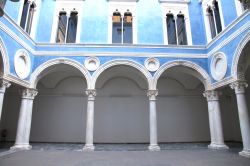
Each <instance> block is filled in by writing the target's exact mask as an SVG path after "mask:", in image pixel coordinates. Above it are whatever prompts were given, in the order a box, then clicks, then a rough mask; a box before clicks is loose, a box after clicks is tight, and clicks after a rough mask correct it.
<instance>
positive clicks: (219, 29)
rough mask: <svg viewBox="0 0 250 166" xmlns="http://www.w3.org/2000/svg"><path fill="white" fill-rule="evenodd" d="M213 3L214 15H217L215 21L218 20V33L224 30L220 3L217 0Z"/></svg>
mask: <svg viewBox="0 0 250 166" xmlns="http://www.w3.org/2000/svg"><path fill="white" fill-rule="evenodd" d="M213 5H214V17H215V22H216V29H217V34H218V33H220V32H221V31H222V26H221V20H220V11H219V4H218V2H217V1H216V0H214V1H213Z"/></svg>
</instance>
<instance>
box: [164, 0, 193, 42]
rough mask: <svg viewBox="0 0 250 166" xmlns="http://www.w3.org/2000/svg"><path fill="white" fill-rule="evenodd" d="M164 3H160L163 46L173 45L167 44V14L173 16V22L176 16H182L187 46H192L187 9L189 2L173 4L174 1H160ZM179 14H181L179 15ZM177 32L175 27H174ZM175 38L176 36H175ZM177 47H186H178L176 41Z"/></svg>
mask: <svg viewBox="0 0 250 166" xmlns="http://www.w3.org/2000/svg"><path fill="white" fill-rule="evenodd" d="M162 2H164V3H161V8H162V25H163V26H162V28H163V35H164V37H163V39H164V45H173V44H168V31H167V23H166V19H167V17H166V15H167V14H168V13H171V14H173V16H174V19H175V21H177V20H176V19H177V15H180V14H181V15H183V16H184V20H185V29H186V38H187V46H188V45H193V41H192V33H191V24H190V19H189V18H190V17H189V9H188V4H189V1H182V2H175V1H162ZM180 12H181V13H180ZM176 30H177V27H176ZM176 38H178V36H177V35H176ZM177 45H178V46H186V45H179V44H178V39H177Z"/></svg>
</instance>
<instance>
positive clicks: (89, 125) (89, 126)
mask: <svg viewBox="0 0 250 166" xmlns="http://www.w3.org/2000/svg"><path fill="white" fill-rule="evenodd" d="M86 94H87V95H88V106H87V120H86V142H85V146H84V148H83V150H85V151H93V150H94V149H95V147H94V144H93V137H94V105H95V96H96V91H95V90H93V89H92V90H87V91H86Z"/></svg>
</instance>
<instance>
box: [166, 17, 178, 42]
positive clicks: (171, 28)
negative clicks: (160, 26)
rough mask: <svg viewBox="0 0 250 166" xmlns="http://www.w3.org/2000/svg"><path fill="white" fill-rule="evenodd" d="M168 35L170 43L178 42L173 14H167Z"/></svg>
mask: <svg viewBox="0 0 250 166" xmlns="http://www.w3.org/2000/svg"><path fill="white" fill-rule="evenodd" d="M166 16H167V19H166V22H167V35H168V44H175V45H176V44H177V39H176V28H175V20H174V15H173V14H167V15H166Z"/></svg>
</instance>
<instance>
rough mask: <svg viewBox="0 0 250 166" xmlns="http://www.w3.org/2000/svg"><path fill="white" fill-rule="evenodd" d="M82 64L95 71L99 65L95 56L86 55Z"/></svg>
mask: <svg viewBox="0 0 250 166" xmlns="http://www.w3.org/2000/svg"><path fill="white" fill-rule="evenodd" d="M84 66H85V67H86V68H87V69H88V70H89V71H95V70H96V69H98V67H99V66H100V60H99V59H98V58H97V57H88V58H86V59H85V61H84Z"/></svg>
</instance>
